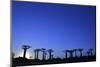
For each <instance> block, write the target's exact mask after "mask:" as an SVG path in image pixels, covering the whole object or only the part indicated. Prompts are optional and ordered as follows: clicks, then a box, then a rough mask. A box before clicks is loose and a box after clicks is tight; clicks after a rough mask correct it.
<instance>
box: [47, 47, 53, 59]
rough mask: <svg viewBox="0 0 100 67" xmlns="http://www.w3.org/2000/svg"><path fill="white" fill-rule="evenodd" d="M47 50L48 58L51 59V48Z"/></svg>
mask: <svg viewBox="0 0 100 67" xmlns="http://www.w3.org/2000/svg"><path fill="white" fill-rule="evenodd" d="M47 51H48V53H49V59H50V60H51V55H52V52H53V50H52V49H48V50H47Z"/></svg>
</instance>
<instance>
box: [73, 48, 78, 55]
mask: <svg viewBox="0 0 100 67" xmlns="http://www.w3.org/2000/svg"><path fill="white" fill-rule="evenodd" d="M73 51H74V52H75V57H77V49H74V50H73Z"/></svg>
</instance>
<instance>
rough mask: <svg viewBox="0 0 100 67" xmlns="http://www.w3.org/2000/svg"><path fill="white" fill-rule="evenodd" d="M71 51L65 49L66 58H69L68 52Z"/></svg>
mask: <svg viewBox="0 0 100 67" xmlns="http://www.w3.org/2000/svg"><path fill="white" fill-rule="evenodd" d="M68 52H69V50H64V53H65V58H66V59H67V56H68V55H67V53H68Z"/></svg>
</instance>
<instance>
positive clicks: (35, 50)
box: [34, 49, 37, 59]
mask: <svg viewBox="0 0 100 67" xmlns="http://www.w3.org/2000/svg"><path fill="white" fill-rule="evenodd" d="M34 55H35V56H34V57H35V59H37V49H34Z"/></svg>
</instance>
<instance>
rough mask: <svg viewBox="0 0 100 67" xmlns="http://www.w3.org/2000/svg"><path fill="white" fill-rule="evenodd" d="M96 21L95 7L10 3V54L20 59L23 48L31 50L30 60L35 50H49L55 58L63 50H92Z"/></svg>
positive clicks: (61, 53)
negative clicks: (26, 46)
mask: <svg viewBox="0 0 100 67" xmlns="http://www.w3.org/2000/svg"><path fill="white" fill-rule="evenodd" d="M95 17H96V8H95V6H80V5H65V4H49V3H37V2H18V1H13V3H12V51H13V52H15V54H16V55H20V53H21V52H22V49H21V46H22V45H23V44H26V45H30V46H32V48H30V49H29V50H28V53H29V54H30V56H31V55H33V50H34V49H35V48H46V49H49V48H52V49H53V50H54V55H55V57H57V56H59V57H63V56H64V53H63V50H65V49H77V48H83V49H84V52H86V51H87V50H88V49H89V48H93V49H94V50H95V31H96V30H95V25H96V18H95Z"/></svg>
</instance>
